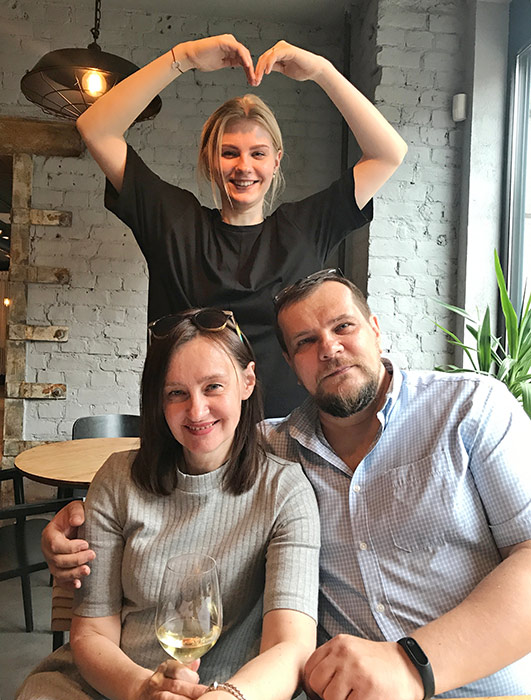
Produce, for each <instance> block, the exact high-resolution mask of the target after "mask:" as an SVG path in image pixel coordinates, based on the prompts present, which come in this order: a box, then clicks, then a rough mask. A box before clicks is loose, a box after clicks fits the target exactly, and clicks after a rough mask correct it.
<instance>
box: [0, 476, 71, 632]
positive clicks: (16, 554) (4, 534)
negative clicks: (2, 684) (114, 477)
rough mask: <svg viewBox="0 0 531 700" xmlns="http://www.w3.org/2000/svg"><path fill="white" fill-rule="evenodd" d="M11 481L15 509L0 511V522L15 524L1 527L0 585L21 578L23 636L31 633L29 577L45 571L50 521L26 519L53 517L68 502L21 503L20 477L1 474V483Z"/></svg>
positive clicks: (31, 610) (31, 614)
mask: <svg viewBox="0 0 531 700" xmlns="http://www.w3.org/2000/svg"><path fill="white" fill-rule="evenodd" d="M8 480H12V481H13V491H14V500H15V505H12V506H7V507H5V508H1V509H0V520H1V521H4V520H14V521H15V522H14V523H9V524H7V525H3V526H2V527H0V581H6V580H7V579H11V578H17V577H19V578H20V582H21V585H22V600H23V603H24V618H25V623H26V632H32V631H33V608H32V603H31V585H30V578H29V576H30V574H32V573H33V572H34V571H40V570H42V569H46V568H47V564H46V561H45V560H44V556H43V554H42V551H41V534H42V531H43V530H44V528H45V527H46V525H47V524H48V522H49V520H47V519H45V518H33V517H29V516H34V515H42V514H44V513H56V512H57V511H58V510H60V509H61V508H62V507H63V506H65V505H66V504H67V503H70V501H71V500H72V499H71V498H62V499H54V500H48V501H40V502H38V503H24V485H23V480H22V475H21V474H20V472H18V471H17V470H16V469H2V470H0V481H2V482H3V481H8Z"/></svg>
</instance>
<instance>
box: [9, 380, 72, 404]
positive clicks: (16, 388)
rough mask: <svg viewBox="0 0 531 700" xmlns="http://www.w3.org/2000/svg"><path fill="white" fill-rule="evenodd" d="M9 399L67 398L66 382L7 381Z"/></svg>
mask: <svg viewBox="0 0 531 700" xmlns="http://www.w3.org/2000/svg"><path fill="white" fill-rule="evenodd" d="M6 398H8V399H41V400H42V399H46V400H49V399H66V384H42V383H39V382H10V381H7V382H6Z"/></svg>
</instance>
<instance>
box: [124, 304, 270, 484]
mask: <svg viewBox="0 0 531 700" xmlns="http://www.w3.org/2000/svg"><path fill="white" fill-rule="evenodd" d="M198 311H199V310H198V309H190V310H189V311H187V312H185V313H183V314H180V315H178V316H176V323H175V325H174V326H173V327H172V328H171V330H170V331H169V332H168V333H167V335H165V336H164V337H162V338H156V339H154V340H153V341H152V342H151V344H150V345H149V348H148V352H147V356H146V361H145V364H144V371H143V373H142V387H141V404H140V450H139V451H138V453H137V455H136V457H135V459H134V462H133V465H132V469H131V472H132V477H133V481H134V482H135V483H136V485H137V486H138V487H139V488H141V489H143V490H145V491H148V492H149V493H153V494H157V495H161V496H166V495H168V494H170V493H172V491H173V490H174V489H175V487H176V486H177V468H180V469H181V471H185V462H184V454H183V449H182V446H181V444H180V443H179V442H177V440H176V439H175V438H174V437H173V435H172V433H171V431H170V429H169V427H168V424H167V423H166V419H165V417H164V408H163V406H164V386H165V383H166V374H167V371H168V366H169V363H170V359H171V357H172V355H173V353H174V352H176V351H178V349H179V348H180V347H182V346H183V345H184V344H185V343H187V342H189V341H190V340H193V339H194V338H197V337H205V338H208V340H209V341H211V342H214V343H217V344H218V345H219V346H220V347H221V349H222V350H223V351H224V352H226V353H227V355H228V356H229V358H230V360H231V362H232V363H233V364H234V366H235V370H236V368H237V367H240V368H241V369H242V370H244V369H245V368H246V367H247V366H248V364H249V362H255V358H254V353H253V351H252V349H251V346H250V345H249V343H248V341H247V339H246V338H245V337H244V336H243V335H242V334H239V333H238V332H237V331H236V330H234V329H233V328H232V327H231V326H229V325H227V326H226V327H225V328H224V329H223V330H220V331H215V332H213V331H208V330H203V329H201V328H199V327H198V326H197V325H195V324H194V321H193V316H194V314H197V312H198ZM238 330H239V329H238ZM262 419H263V409H262V399H261V392H260V388H259V386H258V385H257V386H255V389H254V391H253V393H252V394H251V396H250V397H249V398H248V399H246V400H245V401H243V402H242V411H241V417H240V421H239V423H238V426H237V428H236V431H235V433H234V440H233V443H232V448H231V452H230V456H229V462H228V465H227V467H226V469H225V474H224V477H223V488H224V490H226V491H228V492H229V493H232V494H235V495H238V494H241V493H245V492H246V491H248V490H249V489H250V488H251V487H252V486H253V484H254V482H255V480H256V477H257V475H258V472H259V470H260V469H261V467H262V465H263V464H264V461H265V449H264V446H263V437H262V433H261V429H260V427H259V425H258V423H259V422H260V421H261V420H262Z"/></svg>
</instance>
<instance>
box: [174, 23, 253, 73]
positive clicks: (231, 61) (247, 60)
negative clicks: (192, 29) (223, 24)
mask: <svg viewBox="0 0 531 700" xmlns="http://www.w3.org/2000/svg"><path fill="white" fill-rule="evenodd" d="M180 48H181V49H182V50H183V52H184V54H185V56H186V59H187V60H188V61H189V62H190V64H191V67H192V68H197V69H198V70H200V71H205V72H207V71H213V70H219V69H220V68H229V67H231V66H241V67H242V68H243V70H244V71H245V75H246V76H247V82H248V83H249V84H250V85H254V84H255V74H254V66H253V59H252V58H251V54H250V53H249V49H248V48H247V47H246V46H244V45H243V44H241V43H240V42H239V41H237V40H236V39H235V38H234V37H233V36H232V34H221V35H220V36H210V37H206V38H205V39H197V40H196V41H187V42H185V43H184V44H181V47H180Z"/></svg>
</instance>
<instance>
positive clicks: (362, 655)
mask: <svg viewBox="0 0 531 700" xmlns="http://www.w3.org/2000/svg"><path fill="white" fill-rule="evenodd" d="M304 682H305V686H306V687H307V688H308V691H309V695H311V696H313V697H315V695H317V696H319V697H321V698H324V700H346V699H347V698H349V700H358V699H359V700H388V699H389V698H393V700H422V697H423V696H424V690H423V686H422V682H421V680H420V676H419V675H418V672H417V671H416V669H415V668H414V666H413V665H412V663H411V662H410V661H409V660H408V658H407V656H406V654H405V652H404V651H403V650H402V648H401V647H400V646H399V645H398V644H397V643H395V642H373V641H370V640H367V639H360V638H359V637H354V636H352V635H348V634H339V635H337V636H336V637H333V638H332V639H331V640H330V641H328V642H326V643H325V644H323V645H322V646H320V647H319V648H318V649H317V650H316V651H315V652H314V653H313V654H312V655H311V656H310V658H309V659H308V662H307V663H306V667H305V670H304Z"/></svg>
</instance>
